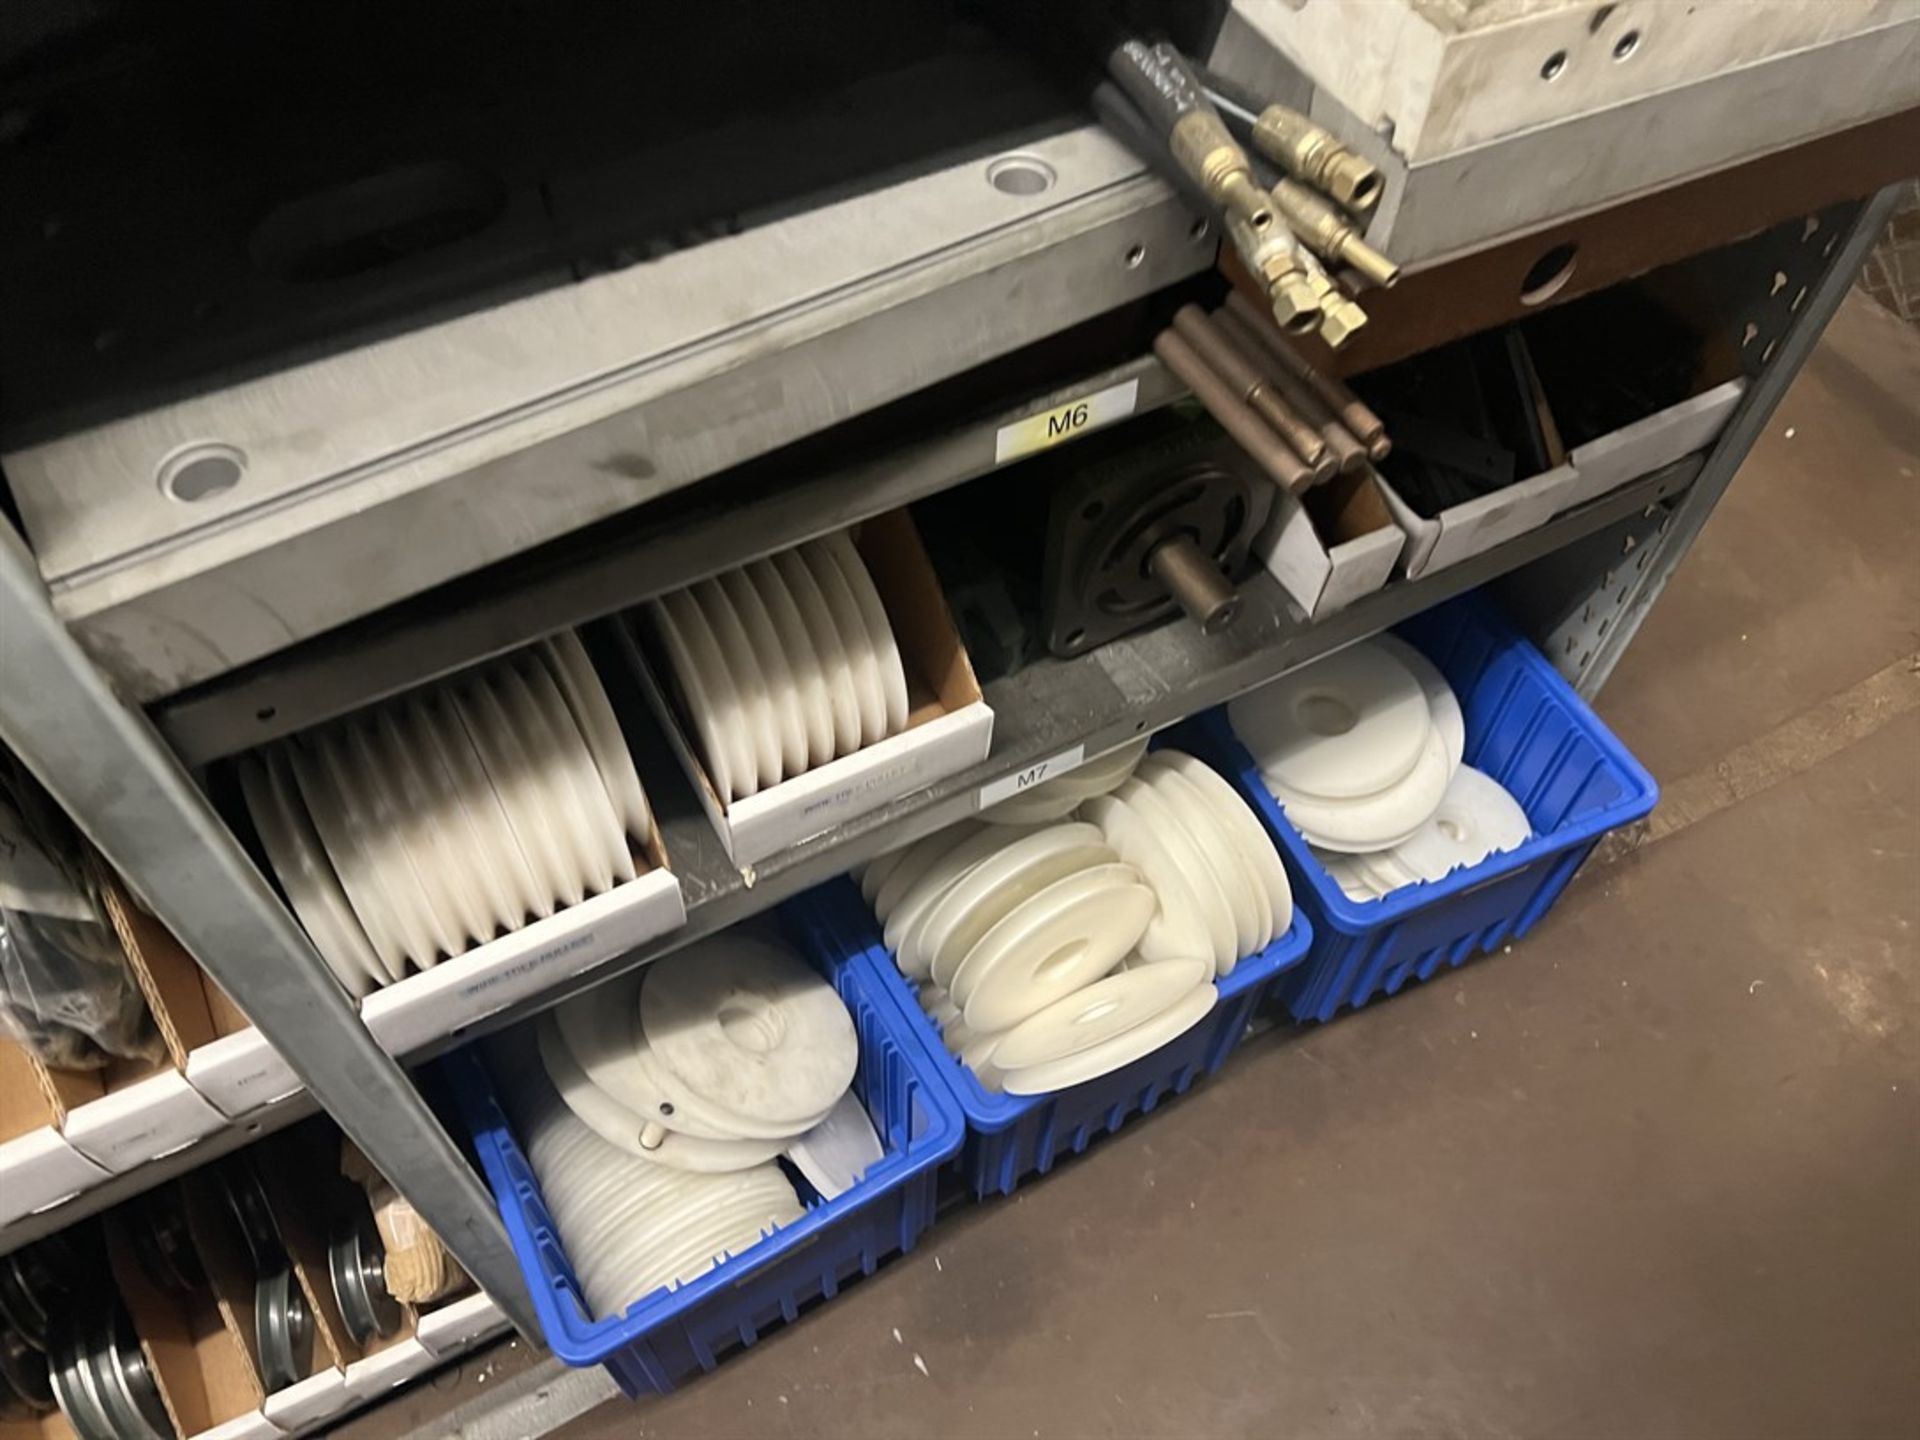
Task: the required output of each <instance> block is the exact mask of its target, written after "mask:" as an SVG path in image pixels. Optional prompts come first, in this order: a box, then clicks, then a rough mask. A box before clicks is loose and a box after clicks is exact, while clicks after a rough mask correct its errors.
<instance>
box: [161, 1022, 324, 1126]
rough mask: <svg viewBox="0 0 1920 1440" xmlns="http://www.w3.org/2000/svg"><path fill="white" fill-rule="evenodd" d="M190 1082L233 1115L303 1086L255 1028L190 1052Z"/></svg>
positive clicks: (283, 1097)
mask: <svg viewBox="0 0 1920 1440" xmlns="http://www.w3.org/2000/svg"><path fill="white" fill-rule="evenodd" d="M187 1083H188V1084H189V1085H191V1086H193V1088H194V1089H196V1090H198V1091H199V1092H200V1093H201V1094H202V1095H204V1096H205V1097H206V1098H207V1099H208V1100H209V1101H211V1102H212V1103H213V1106H214V1108H215V1109H217V1110H218V1111H220V1113H221V1114H223V1115H227V1116H230V1117H238V1116H241V1115H250V1114H252V1113H253V1112H254V1111H255V1110H259V1109H263V1108H264V1107H266V1106H268V1105H272V1104H274V1103H275V1102H277V1101H280V1100H284V1099H286V1098H287V1097H288V1096H289V1095H293V1094H296V1093H298V1092H299V1091H300V1090H301V1089H302V1088H303V1087H302V1085H301V1084H300V1077H299V1076H298V1075H295V1074H294V1073H293V1067H292V1066H291V1065H289V1064H287V1062H286V1060H285V1059H284V1058H282V1056H281V1054H280V1052H279V1051H278V1050H275V1049H274V1048H273V1046H272V1045H270V1044H269V1043H268V1042H267V1037H266V1036H264V1035H262V1034H261V1033H260V1032H259V1031H258V1030H255V1029H252V1028H248V1029H245V1030H242V1031H240V1032H239V1033H238V1034H234V1035H223V1036H221V1037H220V1038H219V1039H218V1040H213V1041H210V1042H209V1043H207V1044H205V1045H201V1046H198V1047H196V1048H195V1049H193V1050H192V1051H190V1052H188V1055H187Z"/></svg>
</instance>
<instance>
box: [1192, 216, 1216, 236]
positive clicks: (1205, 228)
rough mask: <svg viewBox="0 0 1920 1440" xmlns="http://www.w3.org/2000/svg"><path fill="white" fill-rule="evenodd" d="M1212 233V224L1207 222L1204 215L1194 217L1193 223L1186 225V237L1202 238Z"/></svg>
mask: <svg viewBox="0 0 1920 1440" xmlns="http://www.w3.org/2000/svg"><path fill="white" fill-rule="evenodd" d="M1212 233H1213V226H1211V225H1209V224H1208V223H1207V217H1206V216H1204V215H1202V216H1200V217H1198V218H1197V219H1195V220H1194V222H1193V224H1191V225H1189V226H1188V227H1187V238H1188V239H1189V240H1193V241H1200V240H1204V239H1206V238H1207V236H1209V235H1211V234H1212Z"/></svg>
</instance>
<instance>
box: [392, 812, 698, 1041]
mask: <svg viewBox="0 0 1920 1440" xmlns="http://www.w3.org/2000/svg"><path fill="white" fill-rule="evenodd" d="M658 847H659V831H658V830H656V831H655V832H654V837H653V842H652V850H651V853H650V854H649V855H648V856H646V857H645V858H646V859H648V860H649V861H650V863H651V868H650V869H648V870H647V871H646V872H645V873H644V874H641V875H638V876H636V877H635V878H634V879H632V880H629V881H627V882H626V883H625V884H624V885H616V886H614V888H613V889H611V890H609V891H607V892H606V893H605V894H604V895H593V896H590V897H588V898H587V899H585V900H583V901H581V902H580V903H579V904H578V905H569V906H568V907H567V908H566V909H564V910H560V911H556V912H555V913H554V914H552V915H549V916H547V918H546V919H544V920H536V921H534V922H533V924H531V925H529V926H527V927H526V928H525V929H522V930H515V931H514V932H512V933H511V934H509V935H502V936H500V937H499V938H497V939H494V940H489V941H488V942H487V943H486V944H484V945H480V946H477V947H475V948H474V949H472V950H469V951H468V952H467V953H466V954H464V955H459V956H455V957H454V958H453V959H451V960H442V961H441V962H440V963H439V964H438V965H436V966H434V967H433V968H432V969H431V970H425V971H422V972H421V973H420V974H418V975H409V976H408V977H407V978H406V979H404V980H402V981H400V982H398V983H397V984H394V985H389V986H387V987H385V988H384V989H380V990H376V991H374V992H373V994H371V995H369V996H367V998H366V999H365V1000H363V1001H361V1003H360V1017H361V1019H362V1020H364V1021H365V1022H366V1026H367V1029H368V1030H370V1031H372V1032H373V1038H374V1039H376V1040H378V1041H379V1042H380V1044H381V1046H382V1047H383V1048H384V1049H385V1050H386V1051H387V1053H388V1054H391V1055H406V1054H408V1053H410V1052H411V1051H413V1050H416V1049H418V1048H419V1047H420V1046H422V1045H425V1044H428V1043H429V1042H432V1041H435V1040H444V1039H445V1038H446V1037H447V1036H449V1035H451V1034H453V1033H454V1032H456V1031H458V1030H460V1029H461V1028H462V1027H464V1026H467V1025H471V1024H472V1023H473V1022H474V1021H476V1020H479V1019H482V1018H484V1017H485V1016H488V1015H491V1014H493V1013H494V1012H495V1011H496V1010H503V1009H505V1008H506V1007H507V1006H509V1005H511V1004H513V1003H514V1002H516V1001H518V1000H522V999H525V998H527V997H528V996H531V995H536V994H539V993H540V992H542V991H544V990H548V989H551V988H552V986H553V984H554V983H555V982H556V981H558V980H562V979H565V978H566V977H567V976H569V975H575V974H578V973H579V972H581V971H583V970H589V969H592V968H593V967H594V966H596V965H598V964H600V963H602V962H603V961H606V960H610V959H612V958H613V957H614V956H616V955H621V954H624V953H625V952H626V951H628V950H631V949H633V948H634V947H635V946H637V945H640V944H643V943H644V942H646V941H648V940H651V939H653V938H654V937H655V936H656V935H663V934H665V933H666V932H667V931H669V930H672V929H675V928H677V927H679V926H681V925H684V924H685V923H686V919H687V906H686V901H685V900H684V899H683V897H682V896H681V893H680V882H679V881H678V880H677V879H675V878H674V875H673V872H672V871H671V870H669V869H668V868H667V860H666V855H665V852H664V851H662V850H660V849H659V848H658Z"/></svg>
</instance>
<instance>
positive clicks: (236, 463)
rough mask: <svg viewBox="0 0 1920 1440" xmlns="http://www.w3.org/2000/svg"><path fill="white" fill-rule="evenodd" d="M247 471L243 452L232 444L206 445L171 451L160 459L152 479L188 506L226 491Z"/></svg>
mask: <svg viewBox="0 0 1920 1440" xmlns="http://www.w3.org/2000/svg"><path fill="white" fill-rule="evenodd" d="M246 473H247V457H246V454H245V452H243V451H240V450H236V449H235V448H234V447H233V446H231V445H212V444H205V445H189V446H187V447H186V448H184V449H181V450H176V451H174V452H173V454H171V455H169V456H168V457H167V458H166V459H165V460H162V461H161V462H160V470H159V473H158V475H157V476H156V477H155V478H156V479H158V480H159V482H160V492H161V493H162V494H163V495H165V496H166V497H167V498H168V499H169V500H178V501H181V502H182V503H183V504H188V505H191V504H193V503H194V502H195V501H197V500H206V499H208V498H210V497H212V496H214V495H222V494H225V493H226V492H227V491H229V490H231V489H233V487H234V486H236V485H238V484H239V483H240V477H241V476H243V475H245V474H246Z"/></svg>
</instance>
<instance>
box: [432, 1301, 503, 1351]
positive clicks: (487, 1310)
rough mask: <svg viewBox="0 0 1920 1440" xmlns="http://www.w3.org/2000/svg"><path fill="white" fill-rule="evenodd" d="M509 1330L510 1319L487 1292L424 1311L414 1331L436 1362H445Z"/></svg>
mask: <svg viewBox="0 0 1920 1440" xmlns="http://www.w3.org/2000/svg"><path fill="white" fill-rule="evenodd" d="M506 1328H507V1317H506V1316H505V1315H504V1314H502V1313H501V1310H500V1307H499V1306H498V1305H496V1304H494V1303H493V1297H492V1296H491V1295H489V1294H487V1293H486V1292H485V1291H484V1290H476V1291H475V1292H474V1293H473V1294H471V1295H466V1296H462V1297H461V1298H460V1299H458V1300H455V1301H452V1302H450V1303H449V1304H446V1305H442V1306H440V1307H439V1308H438V1309H435V1310H423V1311H421V1312H420V1318H419V1320H418V1321H417V1322H416V1323H415V1325H414V1328H413V1338H414V1339H416V1340H418V1341H419V1342H420V1344H421V1345H423V1346H425V1347H426V1349H427V1351H428V1353H430V1354H431V1355H432V1356H433V1357H434V1359H436V1360H440V1359H444V1358H445V1357H447V1356H449V1355H457V1354H459V1353H460V1352H461V1351H463V1350H466V1349H468V1348H470V1347H471V1346H472V1345H473V1343H474V1341H476V1340H478V1339H480V1338H481V1337H482V1336H483V1335H492V1334H494V1333H496V1332H497V1331H501V1330H505V1329H506Z"/></svg>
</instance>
